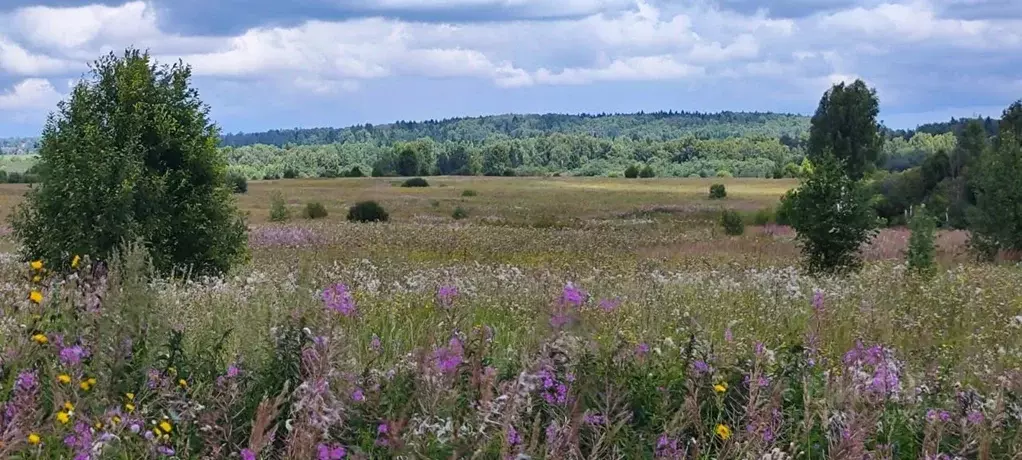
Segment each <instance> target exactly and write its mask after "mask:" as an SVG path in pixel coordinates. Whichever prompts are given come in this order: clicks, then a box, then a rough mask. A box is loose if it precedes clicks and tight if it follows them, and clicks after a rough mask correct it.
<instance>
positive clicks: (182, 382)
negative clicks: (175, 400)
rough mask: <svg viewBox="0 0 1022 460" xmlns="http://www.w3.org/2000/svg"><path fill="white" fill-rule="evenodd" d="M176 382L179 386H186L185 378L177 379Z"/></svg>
mask: <svg viewBox="0 0 1022 460" xmlns="http://www.w3.org/2000/svg"><path fill="white" fill-rule="evenodd" d="M177 384H178V385H180V386H181V388H188V382H187V381H186V380H185V379H181V380H178V381H177Z"/></svg>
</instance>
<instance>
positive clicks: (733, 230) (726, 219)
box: [720, 209, 745, 236]
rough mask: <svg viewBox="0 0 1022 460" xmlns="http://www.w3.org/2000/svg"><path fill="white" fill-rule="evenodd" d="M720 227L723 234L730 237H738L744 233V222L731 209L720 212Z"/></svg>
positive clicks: (736, 212) (739, 215)
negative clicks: (722, 228)
mask: <svg viewBox="0 0 1022 460" xmlns="http://www.w3.org/2000/svg"><path fill="white" fill-rule="evenodd" d="M720 225H721V226H722V227H724V233H726V234H728V235H730V236H739V235H742V234H744V233H745V220H744V219H743V218H742V215H741V214H739V213H738V211H735V210H733V209H725V210H723V211H721V213H720Z"/></svg>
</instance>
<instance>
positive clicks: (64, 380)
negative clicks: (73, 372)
mask: <svg viewBox="0 0 1022 460" xmlns="http://www.w3.org/2000/svg"><path fill="white" fill-rule="evenodd" d="M57 381H58V382H60V383H63V384H64V385H67V384H69V383H71V376H70V375H67V374H60V375H58V376H57Z"/></svg>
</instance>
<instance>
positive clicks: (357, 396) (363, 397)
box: [351, 388, 366, 402]
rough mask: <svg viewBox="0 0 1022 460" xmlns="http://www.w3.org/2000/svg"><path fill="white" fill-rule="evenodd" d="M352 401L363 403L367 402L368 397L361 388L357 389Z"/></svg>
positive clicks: (352, 394) (352, 395)
mask: <svg viewBox="0 0 1022 460" xmlns="http://www.w3.org/2000/svg"><path fill="white" fill-rule="evenodd" d="M351 399H353V400H355V401H358V402H362V401H365V400H366V395H365V394H364V393H362V389H361V388H356V389H355V391H354V392H352V393H351Z"/></svg>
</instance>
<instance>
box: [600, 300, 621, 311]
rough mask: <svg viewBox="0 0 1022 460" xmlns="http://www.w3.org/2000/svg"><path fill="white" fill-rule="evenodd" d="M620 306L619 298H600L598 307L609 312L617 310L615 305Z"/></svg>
mask: <svg viewBox="0 0 1022 460" xmlns="http://www.w3.org/2000/svg"><path fill="white" fill-rule="evenodd" d="M619 306H621V299H603V300H600V309H602V310H603V311H605V312H607V313H610V312H612V311H614V310H617V307H619Z"/></svg>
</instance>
